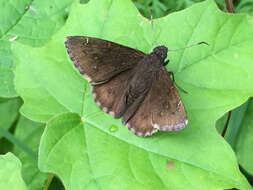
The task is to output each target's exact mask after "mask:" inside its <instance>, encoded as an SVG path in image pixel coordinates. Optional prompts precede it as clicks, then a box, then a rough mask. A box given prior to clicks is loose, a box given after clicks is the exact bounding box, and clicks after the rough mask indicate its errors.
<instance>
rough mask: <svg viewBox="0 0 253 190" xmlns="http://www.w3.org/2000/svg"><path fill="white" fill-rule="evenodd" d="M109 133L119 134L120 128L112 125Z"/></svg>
mask: <svg viewBox="0 0 253 190" xmlns="http://www.w3.org/2000/svg"><path fill="white" fill-rule="evenodd" d="M109 131H110V132H111V133H115V132H117V131H118V126H116V125H111V126H110V127H109Z"/></svg>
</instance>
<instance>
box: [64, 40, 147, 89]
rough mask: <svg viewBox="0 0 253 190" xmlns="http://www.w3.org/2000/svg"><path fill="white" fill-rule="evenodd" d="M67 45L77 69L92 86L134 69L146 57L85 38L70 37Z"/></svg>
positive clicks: (123, 48)
mask: <svg viewBox="0 0 253 190" xmlns="http://www.w3.org/2000/svg"><path fill="white" fill-rule="evenodd" d="M65 45H66V48H67V51H68V53H69V56H70V58H71V59H72V61H73V62H74V64H75V66H76V67H77V69H78V70H79V71H80V73H81V74H83V75H84V76H86V78H87V79H88V80H89V81H90V82H92V84H99V83H104V82H106V81H108V80H110V79H111V78H112V77H114V76H116V75H117V74H119V73H121V72H122V71H126V70H128V69H130V68H133V67H134V66H135V65H136V64H137V63H138V61H140V60H141V59H142V58H143V56H144V55H145V54H144V53H142V52H141V51H139V50H136V49H132V48H129V47H126V46H122V45H119V44H116V43H113V42H110V41H106V40H102V39H98V38H91V37H85V36H69V37H67V38H66V41H65Z"/></svg>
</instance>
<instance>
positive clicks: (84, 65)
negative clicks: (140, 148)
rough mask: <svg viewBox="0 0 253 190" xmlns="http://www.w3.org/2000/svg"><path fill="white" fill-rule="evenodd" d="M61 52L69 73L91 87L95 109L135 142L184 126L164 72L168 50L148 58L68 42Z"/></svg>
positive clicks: (109, 46)
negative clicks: (67, 61) (116, 122)
mask: <svg viewBox="0 0 253 190" xmlns="http://www.w3.org/2000/svg"><path fill="white" fill-rule="evenodd" d="M65 46H66V49H67V52H68V54H69V57H70V59H71V60H72V61H73V63H74V65H75V67H76V68H77V69H78V70H79V72H80V73H81V74H82V75H83V76H84V77H85V78H86V79H87V80H88V81H89V83H90V84H91V90H92V94H93V96H94V100H95V102H96V103H97V105H98V106H99V107H100V108H101V109H102V110H103V111H104V112H106V113H109V114H111V115H112V116H113V117H114V118H120V117H122V123H123V124H124V125H126V126H127V127H128V129H129V130H131V131H132V132H133V133H134V134H136V135H138V136H149V135H152V134H153V133H155V132H157V131H158V130H161V131H174V130H179V129H183V128H184V127H185V126H186V125H187V122H188V120H187V116H186V111H185V108H184V105H183V103H182V101H181V99H180V97H179V95H178V92H177V90H176V88H175V86H174V82H173V80H172V79H171V78H170V76H171V75H172V74H173V73H172V72H168V71H167V70H166V68H165V66H166V65H167V63H168V61H165V59H166V57H167V51H168V49H167V48H166V47H165V46H158V47H156V48H154V49H153V51H152V52H151V53H150V54H145V53H143V52H141V51H139V50H136V49H133V48H130V47H126V46H123V45H120V44H117V43H114V42H110V41H106V40H102V39H98V38H93V37H86V36H69V37H67V38H66V40H65Z"/></svg>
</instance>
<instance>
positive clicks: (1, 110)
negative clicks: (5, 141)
mask: <svg viewBox="0 0 253 190" xmlns="http://www.w3.org/2000/svg"><path fill="white" fill-rule="evenodd" d="M21 104H22V101H21V99H20V98H12V99H3V98H0V128H1V129H2V130H6V131H7V130H8V129H9V128H10V127H11V126H12V125H13V123H14V122H15V120H16V119H17V117H18V114H19V108H20V106H21ZM2 136H3V135H2V134H1V132H0V138H1V137H2Z"/></svg>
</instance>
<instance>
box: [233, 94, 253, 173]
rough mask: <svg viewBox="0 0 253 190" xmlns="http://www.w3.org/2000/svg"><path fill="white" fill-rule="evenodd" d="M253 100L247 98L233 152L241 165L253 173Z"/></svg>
mask: <svg viewBox="0 0 253 190" xmlns="http://www.w3.org/2000/svg"><path fill="white" fill-rule="evenodd" d="M252 114H253V100H252V99H250V100H249V104H248V107H247V111H246V114H245V116H244V118H243V121H242V124H241V127H240V131H239V133H238V137H237V141H236V144H235V152H236V155H237V158H238V161H239V163H240V164H241V166H242V167H243V168H244V169H245V170H246V171H247V172H248V173H250V174H251V175H253V163H252V160H253V152H252V150H253V127H252V126H253V119H252Z"/></svg>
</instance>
